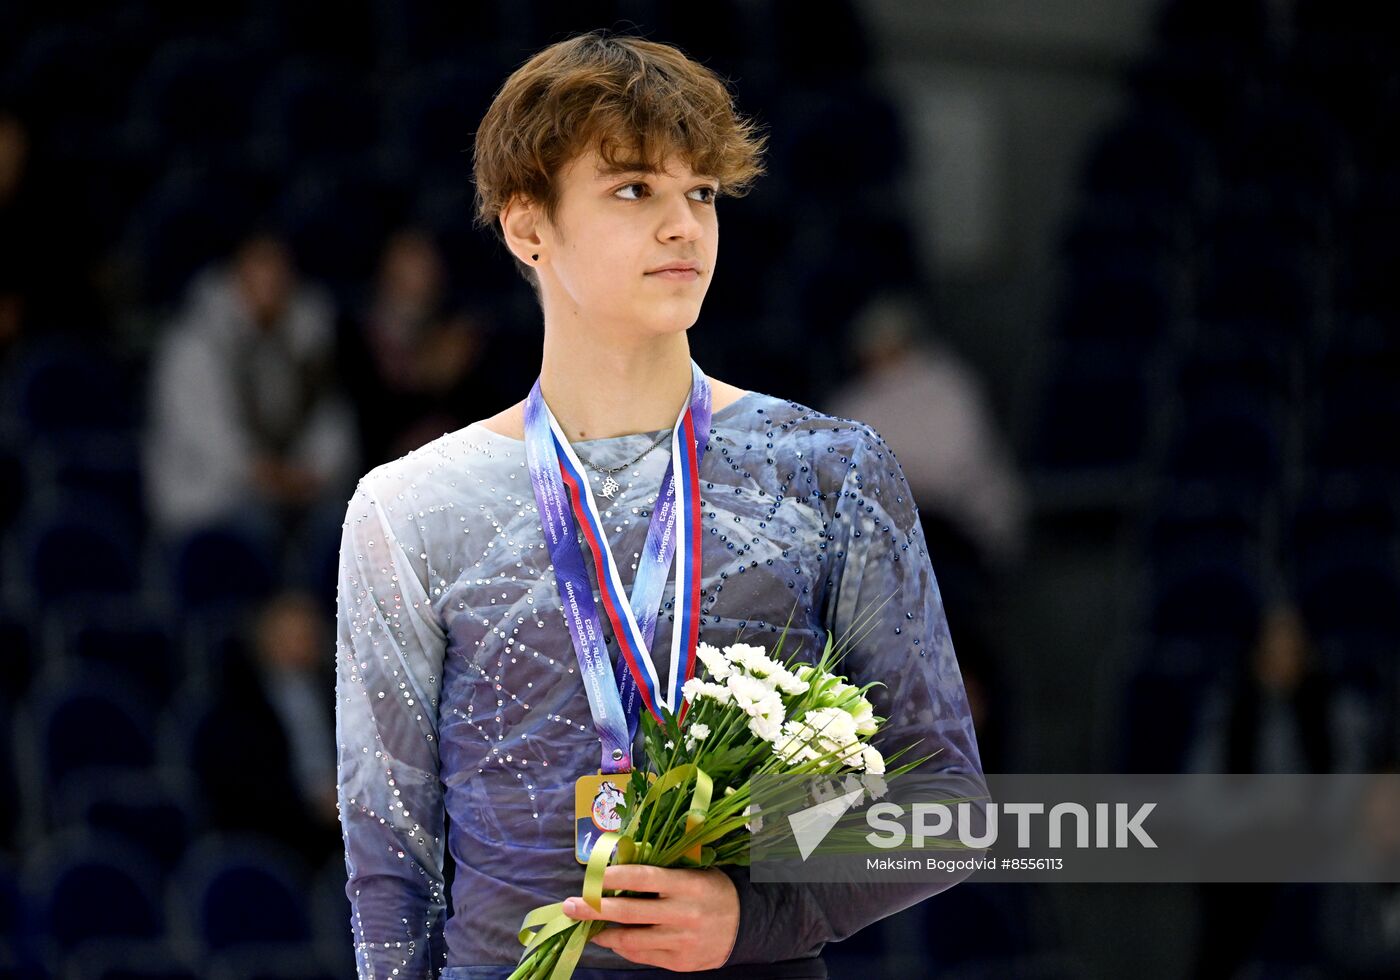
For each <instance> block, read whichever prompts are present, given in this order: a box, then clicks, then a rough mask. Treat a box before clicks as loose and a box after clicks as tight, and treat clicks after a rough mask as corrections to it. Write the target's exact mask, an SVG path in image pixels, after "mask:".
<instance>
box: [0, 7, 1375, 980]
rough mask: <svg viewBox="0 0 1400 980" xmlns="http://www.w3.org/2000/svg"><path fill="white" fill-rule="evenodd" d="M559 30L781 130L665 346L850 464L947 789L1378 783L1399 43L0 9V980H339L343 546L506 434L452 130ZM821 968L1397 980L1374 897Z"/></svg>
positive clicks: (1260, 32)
mask: <svg viewBox="0 0 1400 980" xmlns="http://www.w3.org/2000/svg"><path fill="white" fill-rule="evenodd" d="M597 27H611V28H613V29H616V30H621V31H634V32H638V33H643V34H645V35H646V36H649V37H651V38H652V39H655V40H661V41H666V42H670V43H674V44H677V45H679V46H680V47H681V48H682V49H684V50H685V51H686V52H687V53H689V54H690V55H691V56H692V57H695V58H697V59H698V60H700V61H702V62H704V63H706V64H708V65H710V66H711V67H712V68H714V69H716V70H717V71H719V72H720V73H721V74H723V75H725V76H726V77H728V78H729V79H731V80H732V82H733V85H734V90H735V92H736V95H737V101H738V105H739V108H740V109H741V111H744V112H746V113H748V114H752V115H755V116H756V117H758V118H759V119H760V120H761V121H763V122H764V123H766V124H767V125H768V126H769V127H770V131H771V134H772V152H771V154H770V158H769V165H770V172H769V175H768V176H766V177H764V178H762V179H761V180H760V181H759V183H758V186H757V189H756V190H755V191H754V192H753V193H752V194H751V195H750V196H749V197H747V198H744V199H735V200H727V201H722V202H721V204H720V215H721V225H722V228H723V235H722V237H721V244H722V246H723V247H722V249H721V251H720V256H721V261H720V264H719V269H718V271H719V275H718V276H717V277H716V279H715V280H714V284H713V286H712V287H711V288H710V291H709V294H708V297H707V301H706V304H705V309H704V313H703V314H702V317H701V320H700V321H699V322H698V323H697V324H696V325H695V326H694V327H693V328H692V330H691V332H690V337H691V343H692V351H693V353H694V355H695V357H696V359H697V360H698V361H699V363H701V364H702V365H703V366H704V367H705V368H706V370H707V371H709V372H710V373H712V374H715V375H718V376H720V377H723V378H725V379H726V380H729V381H731V382H733V383H735V384H739V385H743V386H746V387H751V388H758V389H760V390H763V391H767V392H770V393H773V394H778V395H785V396H788V397H791V398H793V399H795V400H797V401H801V402H804V403H805V404H808V405H810V406H812V407H814V408H817V409H820V410H822V411H826V412H830V413H832V414H837V415H845V416H848V417H854V418H859V419H861V420H863V421H867V422H869V423H870V424H872V425H874V426H875V428H876V429H877V430H879V431H880V432H881V433H883V434H884V435H885V437H886V438H887V440H888V441H889V442H890V443H891V445H892V446H893V448H894V449H895V451H896V453H897V455H898V457H899V459H900V461H901V463H902V464H903V466H904V468H905V470H906V473H907V474H908V476H909V478H910V483H911V486H912V487H913V488H914V490H915V493H916V495H917V496H918V498H919V502H920V511H921V515H922V521H923V526H924V528H925V533H926V536H927V539H928V542H929V548H930V553H931V558H932V561H933V566H934V569H935V571H936V573H937V575H938V577H939V580H940V584H941V586H942V589H943V592H944V596H945V601H946V605H947V610H948V616H949V622H950V627H951V630H952V635H953V639H954V643H955V645H956V647H957V650H958V654H959V658H960V660H961V662H962V666H963V671H964V676H965V680H966V683H967V685H968V687H969V693H970V695H971V696H972V698H973V700H974V703H975V705H976V711H977V715H978V717H977V724H978V732H979V737H980V740H981V745H982V752H983V761H984V764H985V767H986V770H987V771H988V772H992V773H995V772H1112V771H1140V772H1177V771H1187V770H1193V769H1194V770H1199V771H1229V772H1251V771H1259V772H1265V771H1299V772H1306V771H1313V772H1328V771H1370V770H1379V769H1393V768H1394V767H1395V765H1396V756H1397V750H1400V730H1398V729H1397V725H1396V714H1397V712H1396V708H1397V704H1400V671H1397V668H1396V653H1397V650H1400V550H1398V549H1397V542H1398V540H1400V531H1398V530H1397V523H1398V522H1400V511H1398V510H1397V508H1400V480H1397V476H1398V475H1400V329H1397V327H1400V322H1398V321H1400V275H1397V270H1400V237H1397V232H1396V229H1397V226H1400V127H1397V125H1396V120H1397V119H1400V71H1398V70H1397V65H1400V7H1397V6H1396V5H1395V4H1391V3H1347V2H1321V0H1274V2H1265V0H1237V2H1229V3H1220V2H1201V0H1194V2H1187V0H1177V2H1167V3H1159V2H1146V0H1088V2H1071V0H1006V2H1001V3H994V4H970V3H959V2H951V0H933V2H927V3H901V2H897V0H878V2H862V3H851V2H845V3H843V2H816V3H798V2H795V0H784V2H774V3H758V2H747V0H710V2H707V3H704V4H699V5H682V4H669V3H660V2H652V0H616V2H606V0H576V2H567V3H566V2H555V0H548V2H546V0H536V2H505V0H495V2H482V3H472V4H436V3H429V2H425V0H411V2H397V0H342V2H339V3H326V2H324V0H314V2H304V3H297V4H281V3H273V2H267V0H260V2H250V3H237V2H229V0H215V2H209V3H203V4H184V3H173V2H163V0H149V2H138V3H121V4H107V3H95V2H86V3H85V2H81V0H73V2H62V0H55V2H48V3H44V4H38V3H34V2H26V0H5V2H3V3H0V378H3V382H2V385H3V386H2V387H0V535H2V537H0V549H2V550H0V652H3V661H0V733H3V737H0V749H3V751H0V800H3V805H0V847H3V852H2V853H0V976H4V977H9V976H14V977H45V976H54V977H82V978H105V980H117V978H161V980H174V978H184V977H213V978H253V977H258V978H269V980H272V978H278V980H281V978H294V977H295V978H319V977H344V976H350V975H353V964H352V960H351V950H350V937H349V929H348V916H349V908H348V904H347V903H346V901H345V898H344V891H343V889H344V880H345V879H344V875H345V868H344V859H343V856H342V854H341V852H340V837H339V830H338V826H337V824H336V822H335V805H334V780H335V760H334V748H333V744H334V732H333V723H334V716H333V708H334V704H333V698H334V693H333V682H334V676H333V664H332V657H333V642H334V640H333V635H332V632H333V619H334V590H335V579H334V573H335V566H336V560H337V559H336V553H335V551H336V546H337V544H338V535H339V522H340V520H341V517H342V516H343V508H344V504H345V501H346V499H347V498H348V496H349V493H350V491H351V490H352V489H353V485H354V480H355V478H356V477H357V476H358V475H359V474H360V473H362V472H364V471H365V470H367V469H369V468H370V467H372V466H373V465H376V464H377V463H380V462H383V461H385V460H387V459H390V458H393V457H395V456H398V455H400V454H402V453H403V452H405V451H407V450H409V449H411V448H413V447H415V446H417V445H420V444H422V443H423V442H425V441H427V440H428V439H430V438H433V437H434V436H436V435H439V434H441V433H442V432H444V431H448V430H451V429H455V428H458V427H460V426H462V425H465V424H466V423H468V422H470V421H472V420H474V419H476V418H482V417H485V416H487V415H490V414H494V413H495V412H496V411H498V410H499V409H501V408H504V407H505V406H507V405H509V404H511V403H513V402H514V401H516V400H518V399H519V398H521V397H523V395H524V393H525V392H527V391H528V388H529V385H530V384H531V382H532V381H533V378H534V371H535V368H536V367H537V365H538V356H539V340H540V325H539V321H538V311H537V309H536V308H535V306H534V300H533V297H531V295H530V293H529V290H528V288H527V287H526V286H525V284H524V283H523V282H522V281H520V280H519V279H518V278H517V277H515V276H514V275H513V274H511V272H510V271H509V270H510V267H511V264H510V262H509V260H508V258H507V256H506V253H505V252H504V250H503V249H502V248H500V247H498V246H497V245H496V243H495V242H494V240H493V239H491V238H490V237H489V236H487V235H486V234H484V233H481V232H478V231H475V230H473V228H472V226H471V218H472V208H471V201H472V186H471V183H470V147H471V140H472V133H473V131H474V128H475V126H476V124H477V122H478V121H479V120H480V118H481V115H482V113H483V112H484V110H485V108H486V105H487V104H488V102H489V100H490V97H491V95H492V93H493V92H494V90H495V87H496V86H498V85H499V84H500V83H501V82H502V81H503V80H504V78H505V77H506V75H507V74H508V73H509V72H510V71H511V69H512V68H514V67H515V66H516V65H517V64H518V63H519V62H520V61H522V60H523V59H524V58H525V57H527V56H528V55H529V54H530V53H532V52H534V51H536V50H538V49H539V48H540V47H543V46H544V45H546V44H548V43H550V42H552V41H555V40H559V39H561V38H562V37H564V36H566V35H567V34H570V33H575V32H578V31H582V30H587V29H591V28H597ZM755 351H757V354H755ZM1394 826H1397V827H1400V813H1397V814H1396V819H1395V821H1394ZM1391 845H1392V846H1398V845H1396V843H1395V841H1394V838H1393V837H1392V838H1391ZM828 959H829V961H830V963H831V966H832V972H833V976H836V977H841V976H855V975H860V976H865V977H870V978H876V977H910V976H928V977H1098V976H1103V977H1119V976H1124V975H1129V974H1131V975H1133V976H1135V977H1141V978H1147V977H1185V976H1219V977H1237V976H1244V977H1264V976H1270V977H1323V976H1325V977H1336V976H1355V977H1362V976H1364V977H1382V976H1396V975H1400V894H1397V890H1396V888H1395V887H1394V886H1383V885H1376V886H1369V885H1365V886H1363V885H1357V886H1327V887H1323V886H1314V885H1295V886H1261V885H1237V886H1213V887H1210V888H1205V887H1196V886H1181V885H1171V886H1161V885H1155V886H1154V885H1140V886H1125V885H1099V886H1094V885H1067V886H1055V887H1050V886H1042V885H1034V886H1032V885H1020V886H1010V885H985V884H967V885H962V886H959V887H957V888H955V889H953V890H952V891H950V892H948V893H946V894H944V895H941V896H938V897H936V898H934V899H932V900H930V901H928V902H926V903H923V904H921V905H920V906H917V907H915V908H914V909H911V910H909V911H908V912H906V913H904V914H902V915H899V916H897V917H895V918H892V919H889V920H886V921H884V922H882V923H879V924H878V925H877V926H875V927H872V928H871V929H869V930H866V931H864V932H862V933H860V934H858V935H857V936H855V937H853V938H851V939H850V940H848V941H846V942H844V943H841V944H837V945H835V946H832V947H829V948H828Z"/></svg>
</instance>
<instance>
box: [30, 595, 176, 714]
mask: <svg viewBox="0 0 1400 980" xmlns="http://www.w3.org/2000/svg"><path fill="white" fill-rule="evenodd" d="M173 618H174V615H173V613H172V612H171V611H169V610H161V609H155V608H148V607H146V606H144V605H141V604H133V603H129V602H124V603H121V604H107V603H84V604H83V605H82V606H80V607H76V608H68V609H64V610H62V611H61V612H56V613H53V614H51V615H50V617H49V635H50V636H56V637H59V638H60V639H59V646H58V650H59V653H60V657H61V659H62V663H63V664H64V666H65V667H66V668H67V669H68V670H70V671H71V672H72V673H73V674H74V675H75V676H81V675H83V674H85V673H87V671H88V670H89V669H91V668H93V667H97V668H98V669H101V670H106V671H110V672H112V673H115V674H120V675H121V676H122V677H124V678H125V679H126V680H127V682H128V683H129V684H131V686H133V687H135V688H136V689H137V690H139V692H140V693H141V695H142V696H143V699H144V700H145V701H147V702H148V703H150V704H153V705H157V706H159V705H163V704H164V703H165V702H166V699H168V698H169V697H170V695H171V693H172V692H173V691H174V690H175V689H176V688H177V687H178V686H179V685H180V683H181V682H182V681H183V680H184V678H185V674H186V663H185V656H184V651H183V649H182V647H181V643H180V638H179V636H178V635H177V633H176V632H175V630H174V628H173V625H172V622H173Z"/></svg>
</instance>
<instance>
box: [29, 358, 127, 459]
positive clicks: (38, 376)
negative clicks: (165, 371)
mask: <svg viewBox="0 0 1400 980" xmlns="http://www.w3.org/2000/svg"><path fill="white" fill-rule="evenodd" d="M5 387H6V388H7V389H8V390H7V392H6V400H7V401H8V402H9V404H10V409H9V411H10V413H11V414H12V415H13V418H14V422H15V423H16V424H17V426H18V427H19V429H20V430H21V431H23V432H24V433H26V434H27V435H28V436H29V437H30V438H60V437H65V436H73V435H85V434H92V433H111V432H117V433H121V432H129V431H131V430H132V429H133V427H134V426H135V425H136V422H137V417H138V416H137V411H136V409H137V406H138V405H139V404H140V400H139V398H138V397H137V396H136V392H135V388H134V385H133V384H132V379H131V376H130V368H129V365H127V364H126V363H124V362H123V361H121V360H120V359H118V358H116V357H114V356H112V355H111V354H109V353H108V352H107V351H105V350H103V349H102V348H101V347H100V346H98V345H87V346H77V345H75V344H67V343H63V342H57V341H55V342H51V343H43V344H36V345H34V346H33V347H31V348H30V350H29V351H28V352H27V353H26V354H25V355H24V356H22V357H21V358H20V359H19V361H18V362H17V363H16V364H14V365H13V366H12V367H11V368H10V373H9V376H8V377H7V378H6V379H5Z"/></svg>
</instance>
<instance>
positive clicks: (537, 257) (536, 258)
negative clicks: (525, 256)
mask: <svg viewBox="0 0 1400 980" xmlns="http://www.w3.org/2000/svg"><path fill="white" fill-rule="evenodd" d="M530 258H532V259H534V260H535V261H536V262H538V261H539V260H540V257H539V255H532V256H530Z"/></svg>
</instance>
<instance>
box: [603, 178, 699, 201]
mask: <svg viewBox="0 0 1400 980" xmlns="http://www.w3.org/2000/svg"><path fill="white" fill-rule="evenodd" d="M634 187H640V188H643V189H644V190H646V191H647V193H650V192H651V189H650V188H649V187H647V185H646V183H645V182H643V181H637V182H636V183H632V184H623V185H622V186H621V187H619V188H618V189H617V190H616V191H614V192H613V193H614V194H615V195H616V194H623V193H624V192H626V191H630V190H631V189H632V188H634ZM697 191H699V192H702V193H704V194H706V195H707V196H705V197H702V198H700V203H701V204H713V203H715V198H716V197H717V196H718V195H719V190H718V189H717V188H715V187H714V186H712V185H710V184H702V185H701V186H699V187H697V188H695V190H694V191H691V193H692V194H693V193H695V192H697ZM623 200H625V201H638V200H641V197H640V195H639V196H637V197H628V196H624V197H623Z"/></svg>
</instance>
